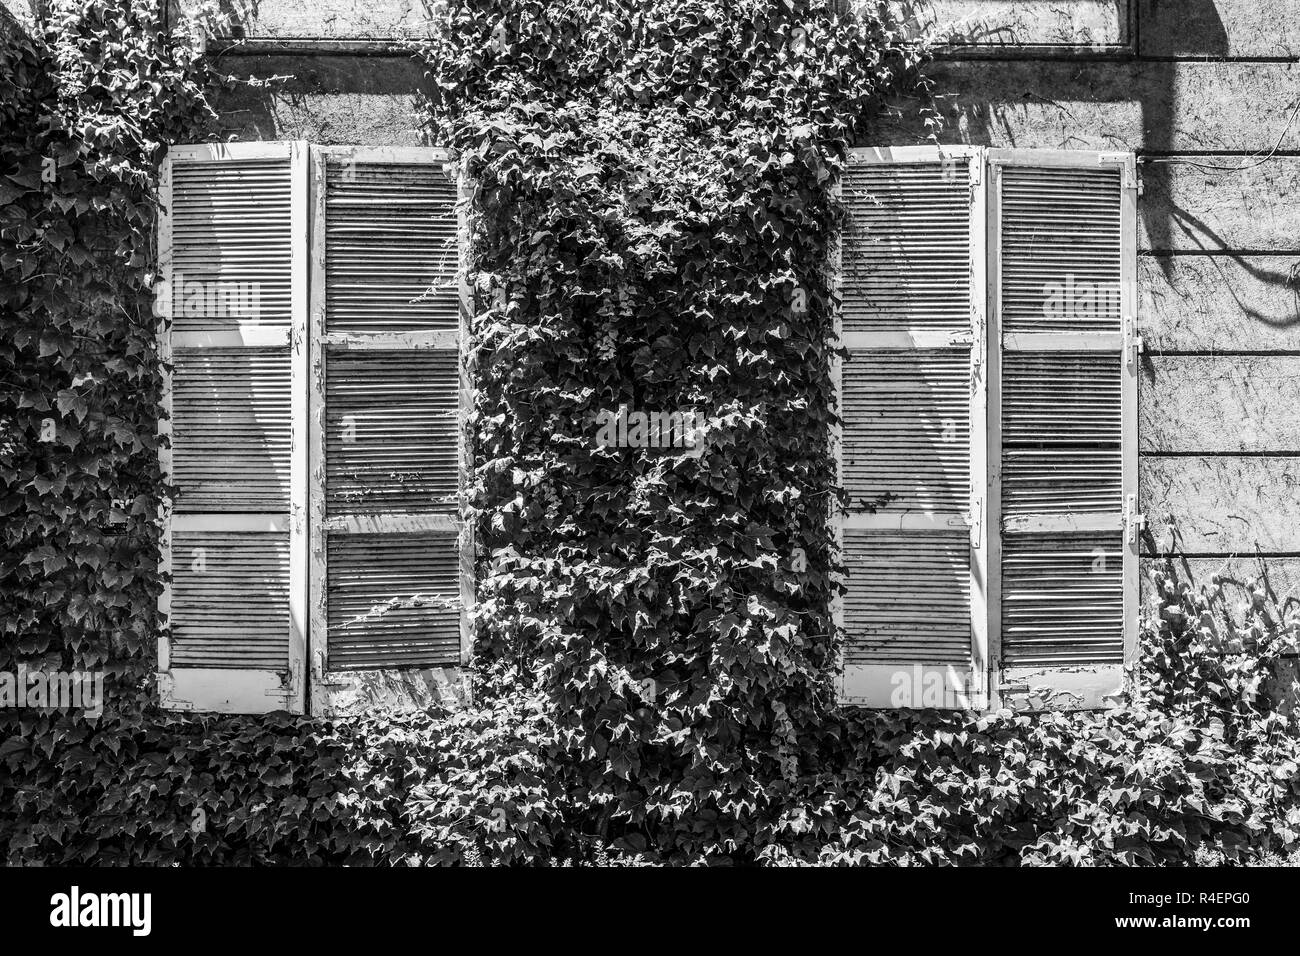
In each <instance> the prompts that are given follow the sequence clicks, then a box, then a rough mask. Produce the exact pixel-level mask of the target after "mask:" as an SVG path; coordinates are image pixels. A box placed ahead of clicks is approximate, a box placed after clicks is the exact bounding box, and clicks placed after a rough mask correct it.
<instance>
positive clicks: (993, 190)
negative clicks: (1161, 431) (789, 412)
mask: <svg viewBox="0 0 1300 956" xmlns="http://www.w3.org/2000/svg"><path fill="white" fill-rule="evenodd" d="M952 156H961V157H966V158H968V160H969V162H970V163H971V183H972V188H973V189H974V190H975V195H974V196H973V197H972V202H973V205H972V211H971V231H972V238H971V245H970V249H971V269H972V272H971V300H972V301H971V310H972V337H973V339H974V342H973V345H972V360H973V362H975V363H976V364H977V365H978V369H979V371H978V373H977V379H978V384H977V385H976V386H975V389H976V390H975V393H974V394H973V395H972V404H971V495H972V510H971V525H972V547H971V619H972V659H971V666H972V673H973V675H974V676H975V678H976V681H977V684H976V686H977V687H978V688H979V690H980V692H979V693H976V694H972V695H970V697H969V698H967V699H961V695H954V694H952V693H947V692H945V695H944V696H945V701H944V704H943V705H942V709H952V710H972V711H983V710H995V709H998V708H1000V707H1012V708H1019V709H1035V708H1034V707H1033V706H1032V704H1031V703H1030V701H1029V700H1028V699H1026V697H1025V696H1021V695H1018V694H1015V693H1013V692H1012V691H1013V689H1014V688H1018V687H1019V686H1020V685H1022V684H1027V683H1029V682H1030V681H1032V680H1033V679H1035V678H1038V677H1043V676H1045V675H1044V674H1043V670H1044V669H1042V668H1028V667H1019V668H1004V667H1003V662H1002V660H1001V641H1002V621H1001V574H1002V569H1001V554H1002V541H1003V535H1004V529H1003V523H1002V519H1001V492H1002V488H1001V460H1002V439H1001V364H1002V360H1001V356H1002V352H1003V348H1004V335H1005V334H1004V333H1003V331H1002V320H1001V300H1000V295H1001V289H1000V281H999V280H1000V275H1001V257H1000V250H1001V238H1000V216H999V211H1000V173H998V172H997V171H998V170H1000V169H1001V168H1004V167H1005V166H1006V165H1013V164H1018V165H1030V166H1062V167H1083V166H1088V165H1091V166H1094V167H1095V166H1096V165H1098V164H1100V165H1103V166H1114V167H1117V168H1118V169H1119V170H1120V172H1121V208H1120V213H1121V225H1120V228H1121V251H1120V255H1121V257H1122V265H1121V288H1120V303H1121V328H1122V331H1121V332H1118V333H1060V337H1061V338H1062V341H1061V342H1056V341H1054V336H1053V334H1052V333H1035V334H1037V335H1039V336H1041V338H1040V339H1039V341H1038V344H1039V345H1043V344H1050V345H1052V346H1054V347H1060V346H1068V345H1070V344H1079V341H1080V340H1081V339H1089V338H1093V339H1095V340H1096V341H1095V343H1094V347H1097V346H1103V347H1101V348H1099V349H1098V350H1102V351H1114V352H1117V353H1119V354H1120V356H1121V358H1120V362H1121V383H1122V389H1121V396H1120V399H1121V408H1120V419H1121V454H1120V460H1121V471H1122V474H1121V491H1122V494H1121V502H1122V510H1123V513H1122V515H1120V517H1119V521H1118V524H1115V523H1113V522H1112V523H1107V524H1106V525H1105V530H1113V529H1115V528H1116V527H1118V529H1119V531H1120V534H1121V543H1122V549H1123V550H1122V554H1123V562H1124V565H1123V568H1122V573H1121V588H1122V609H1123V610H1122V614H1123V625H1122V638H1123V663H1122V664H1119V665H1089V666H1085V667H1079V668H1060V669H1049V670H1051V671H1052V673H1050V674H1047V675H1046V676H1047V677H1048V679H1049V680H1050V681H1051V684H1052V690H1053V691H1054V695H1053V697H1052V701H1053V703H1052V704H1051V706H1066V707H1069V708H1070V709H1097V708H1103V707H1108V706H1114V705H1115V704H1116V703H1117V697H1116V690H1117V689H1118V688H1124V689H1127V681H1126V674H1127V672H1128V670H1129V669H1130V668H1131V666H1132V665H1133V664H1134V663H1135V661H1136V658H1137V643H1138V641H1137V636H1138V604H1139V598H1138V550H1139V540H1138V533H1137V529H1138V528H1139V527H1140V526H1141V525H1142V523H1143V517H1142V516H1141V515H1140V514H1138V513H1137V509H1138V501H1139V498H1138V454H1137V450H1138V428H1137V425H1138V413H1137V364H1138V359H1137V355H1138V352H1139V351H1140V348H1141V339H1140V338H1139V337H1138V335H1137V193H1138V189H1137V174H1136V159H1135V157H1134V154H1132V153H1125V152H1104V151H1095V150H1078V151H1076V150H1036V149H992V148H988V147H975V146H937V145H927V146H908V147H895V148H876V147H861V148H854V149H850V150H849V151H848V156H847V163H854V162H881V163H907V162H930V163H933V162H942V161H944V159H945V158H946V157H952ZM846 169H847V164H846ZM842 182H843V180H842V179H841V180H840V181H839V182H837V183H836V186H835V196H836V199H837V200H838V199H841V198H842V193H841V187H842ZM844 254H845V252H844V240H843V235H842V234H841V236H839V237H837V241H836V243H835V245H834V246H833V248H832V250H831V254H830V261H829V267H830V269H831V271H832V279H833V282H832V287H833V289H834V293H835V295H834V301H835V310H834V312H835V315H834V337H835V344H836V345H837V348H838V349H844V350H850V351H851V350H852V349H853V348H855V347H857V348H862V347H864V345H863V341H864V337H863V335H862V334H861V333H858V334H854V333H845V332H844V328H843V308H842V304H843V297H842V289H843V276H844ZM882 334H892V335H896V336H906V335H907V333H882ZM935 334H939V335H942V334H945V333H931V335H935ZM1023 335H1024V333H1010V334H1009V335H1005V338H1008V339H1010V340H1011V341H1012V343H1013V344H1020V343H1018V342H1017V340H1018V339H1020V338H1022V337H1023ZM912 339H913V342H914V344H915V345H917V346H920V345H921V344H922V342H923V341H924V340H923V339H920V338H918V337H916V336H913V337H912ZM1026 344H1027V343H1026ZM875 347H877V348H879V345H877V346H875ZM932 347H933V343H932ZM843 372H844V359H843V358H842V355H841V353H840V352H839V351H838V350H837V351H836V352H835V353H834V357H833V358H832V362H831V378H832V381H833V386H834V389H835V394H836V400H837V403H839V405H840V409H839V413H840V416H841V417H840V420H839V421H837V423H836V425H835V426H834V427H833V429H832V432H831V439H830V448H831V453H832V454H833V455H834V460H835V464H836V474H837V480H838V482H839V484H840V487H844V474H845V471H844V438H843V428H844V426H843V419H842V416H843V415H844V413H845V410H844V407H843V401H844V393H843ZM973 381H975V380H974V379H973ZM981 432H982V433H983V438H982V439H981V438H980V437H979V436H980V433H981ZM875 517H877V518H878V519H881V520H878V521H877V522H876V523H877V524H884V523H888V522H889V521H890V520H891V518H889V517H886V516H875ZM1089 518H1091V516H1089ZM1108 518H1109V516H1108ZM852 523H854V519H852V518H851V517H850V516H847V515H846V514H845V513H844V510H843V508H841V507H840V506H838V505H834V506H833V507H832V524H833V528H832V530H833V535H832V537H833V541H834V546H835V548H836V557H837V561H836V564H837V565H838V566H839V567H840V568H841V569H842V573H843V575H844V576H843V577H842V578H841V581H842V583H843V585H844V587H845V588H846V589H847V588H848V587H850V586H851V582H850V581H848V580H847V568H845V566H844V563H843V562H844V554H845V552H844V531H845V529H846V527H849V526H850V525H851V524H852ZM1076 524H1077V527H1075V530H1093V528H1092V525H1093V524H1096V521H1089V520H1084V521H1082V522H1077V523H1072V522H1071V520H1070V519H1068V518H1066V519H1063V520H1062V527H1067V526H1068V527H1074V526H1075V525H1076ZM897 526H898V527H899V528H900V529H904V530H905V529H906V527H907V526H908V525H907V524H906V523H905V522H901V521H900V522H899V523H898V525H897ZM832 616H833V620H834V623H835V627H836V629H837V631H838V632H839V633H840V635H841V636H842V637H844V636H846V633H847V632H846V628H845V595H844V594H843V593H837V595H836V597H835V599H834V601H833V606H832ZM844 649H845V645H843V644H842V645H841V658H840V660H838V661H837V669H838V671H839V673H838V680H837V689H838V692H839V693H838V702H839V703H840V704H843V705H850V706H865V707H889V706H891V704H890V703H889V699H890V694H889V690H890V688H889V686H888V684H887V680H886V678H882V677H881V676H880V675H879V674H877V675H874V676H873V678H872V679H870V680H867V681H863V680H862V679H861V677H860V676H858V675H855V674H854V673H853V671H852V670H850V668H853V667H855V665H850V664H846V663H845V661H844V660H843V653H844ZM918 665H920V662H917V664H916V665H903V664H899V665H897V666H894V665H883V666H884V667H886V668H888V669H889V670H891V671H895V672H902V671H904V670H905V669H906V668H908V667H909V666H910V667H913V668H915V667H916V666H918ZM856 666H857V667H861V666H862V665H856ZM920 666H921V668H922V669H921V675H920V676H921V680H922V681H928V680H929V679H930V676H931V675H930V673H929V671H930V669H931V668H926V667H924V666H923V665H920ZM942 679H943V680H944V681H945V683H944V686H945V688H947V687H948V686H949V684H948V680H949V678H946V677H944V678H942Z"/></svg>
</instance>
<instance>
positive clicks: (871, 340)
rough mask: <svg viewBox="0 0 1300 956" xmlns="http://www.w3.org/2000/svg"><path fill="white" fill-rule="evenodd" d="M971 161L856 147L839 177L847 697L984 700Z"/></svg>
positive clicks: (893, 703) (978, 247)
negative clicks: (844, 353) (843, 218)
mask: <svg viewBox="0 0 1300 956" xmlns="http://www.w3.org/2000/svg"><path fill="white" fill-rule="evenodd" d="M980 157H981V154H980V151H979V150H977V149H972V148H955V149H944V150H942V151H940V150H939V149H937V148H932V147H914V148H904V149H892V150H889V149H881V150H853V151H852V152H851V154H850V160H849V165H848V168H847V170H846V172H845V175H844V178H843V180H842V182H841V184H840V193H841V198H842V199H843V201H844V203H845V205H846V207H847V210H848V220H847V222H846V225H845V230H844V233H843V238H842V243H841V249H840V252H839V257H840V267H839V276H840V279H839V292H840V302H841V306H840V319H839V321H840V326H841V327H840V338H841V342H842V344H843V345H844V347H845V348H846V349H847V353H848V355H847V358H846V359H845V360H844V362H843V363H842V365H841V366H840V368H839V370H838V375H839V379H840V399H841V417H842V426H841V432H840V436H839V446H840V447H839V455H840V468H841V480H842V484H843V486H844V488H845V490H846V492H847V493H848V495H849V497H850V504H849V507H848V510H847V512H846V513H845V514H844V515H843V516H842V517H841V520H840V527H839V535H840V544H841V555H842V559H843V563H844V567H845V571H846V574H847V580H846V587H847V591H846V594H845V596H844V597H843V599H842V601H841V602H840V607H839V609H838V616H839V618H840V622H841V625H842V627H843V629H844V633H845V650H844V660H843V665H844V674H843V686H842V688H841V699H842V700H843V701H845V702H846V703H853V704H860V705H865V706H872V707H898V706H906V707H922V706H932V707H948V708H966V707H982V706H984V703H985V700H986V686H985V673H986V668H985V651H984V647H985V637H986V628H985V620H986V615H985V605H984V592H983V586H982V582H983V580H984V573H983V570H982V569H983V564H984V554H985V546H984V542H983V540H982V537H983V536H982V535H981V533H980V522H981V514H982V500H981V499H982V497H983V494H984V485H985V471H984V457H983V456H984V449H985V445H984V442H983V441H982V440H981V437H980V436H982V435H983V434H984V427H985V421H984V419H985V402H984V395H985V391H984V388H983V381H984V375H983V373H982V369H981V363H982V360H983V337H984V336H983V330H984V325H985V323H984V309H985V294H984V279H983V270H982V267H981V266H980V263H981V261H982V245H983V240H984V231H985V218H984V203H983V189H982V187H981V172H982V166H981V164H980Z"/></svg>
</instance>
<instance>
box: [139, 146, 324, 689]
mask: <svg viewBox="0 0 1300 956" xmlns="http://www.w3.org/2000/svg"><path fill="white" fill-rule="evenodd" d="M306 177H307V162H306V150H305V147H304V146H303V145H302V144H296V143H271V144H259V143H245V144H231V145H226V146H182V147H173V148H172V149H171V150H170V151H169V152H168V155H167V157H166V158H165V160H164V162H163V169H162V182H161V203H162V211H161V214H160V220H159V250H160V275H161V278H162V279H163V280H165V282H166V285H165V286H164V287H163V288H164V290H166V291H164V292H163V293H161V297H162V301H163V302H164V303H165V304H168V305H169V307H170V315H165V316H164V318H163V319H162V322H161V324H160V330H159V335H160V338H159V351H160V358H161V360H162V363H163V380H164V381H163V386H164V388H163V402H164V408H165V409H166V411H167V413H168V420H164V421H163V422H162V423H161V424H160V432H161V433H162V435H163V436H166V437H168V438H169V439H170V446H169V447H166V448H164V449H163V451H162V453H161V458H162V467H163V473H164V475H165V477H166V478H167V479H168V480H169V481H170V482H171V483H172V484H173V485H174V487H175V493H174V496H173V498H171V499H170V500H169V502H167V507H166V514H165V520H164V529H165V530H164V535H163V554H162V570H163V571H164V572H165V573H166V572H170V575H171V581H170V583H169V584H168V585H167V586H166V587H165V589H164V591H163V595H162V597H161V600H160V611H161V612H162V613H163V614H164V615H166V616H167V619H168V629H167V631H166V632H164V634H165V636H164V637H163V638H161V639H160V641H159V648H158V658H159V686H160V691H161V696H162V702H163V705H164V706H167V707H171V708H177V709H189V710H199V711H206V710H211V711H221V712H225V713H264V712H268V711H272V710H288V711H291V712H294V713H301V712H303V705H304V702H305V656H306V633H307V631H306V569H307V537H306V531H307V528H306V495H305V487H306V465H307V459H306V452H307V441H306V435H305V433H304V429H303V426H304V424H305V421H306V343H305V330H306V317H307V304H308V303H307V288H306V256H307V249H306V239H307V228H306V226H307V178H306ZM163 444H164V445H167V444H168V443H167V442H163Z"/></svg>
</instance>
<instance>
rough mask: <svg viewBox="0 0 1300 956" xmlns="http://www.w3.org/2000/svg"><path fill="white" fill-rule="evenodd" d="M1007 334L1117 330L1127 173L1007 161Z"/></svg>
mask: <svg viewBox="0 0 1300 956" xmlns="http://www.w3.org/2000/svg"><path fill="white" fill-rule="evenodd" d="M1001 196H1002V199H1001V208H1002V212H1001V227H1002V228H1001V262H1000V268H1001V284H1002V287H1001V305H1002V309H1001V319H1002V325H1001V328H1002V331H1003V332H1118V331H1119V330H1120V286H1121V282H1122V280H1123V258H1122V255H1121V252H1122V247H1123V233H1122V230H1121V197H1120V171H1119V170H1118V169H1108V170H1091V171H1089V170H1081V169H1069V170H1052V169H1043V168H1025V167H1017V166H1005V167H1003V170H1002V186H1001Z"/></svg>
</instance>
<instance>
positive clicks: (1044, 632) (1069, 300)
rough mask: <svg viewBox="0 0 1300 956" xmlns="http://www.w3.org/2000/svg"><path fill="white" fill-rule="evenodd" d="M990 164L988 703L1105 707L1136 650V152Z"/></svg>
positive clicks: (1117, 693) (1017, 155) (1006, 156)
mask: <svg viewBox="0 0 1300 956" xmlns="http://www.w3.org/2000/svg"><path fill="white" fill-rule="evenodd" d="M989 169H990V174H991V177H992V181H991V186H992V189H993V199H992V205H993V210H992V212H991V214H990V246H991V248H992V250H993V255H992V256H991V258H990V277H991V282H992V284H993V289H994V295H993V300H994V303H995V306H994V316H993V320H994V323H995V328H997V329H998V331H999V335H1000V340H1001V348H1000V349H997V350H994V355H993V359H994V368H993V370H992V374H991V393H990V395H991V397H990V403H991V407H992V408H994V409H996V410H997V411H996V414H995V416H994V417H995V427H994V429H993V432H992V437H991V441H990V463H991V469H992V471H993V478H994V489H995V494H993V495H991V497H992V498H994V499H995V500H994V501H993V502H992V508H991V510H990V519H991V520H992V521H993V522H995V524H994V527H1000V531H1001V534H1000V535H999V536H997V538H996V539H995V540H994V541H993V542H992V547H993V555H992V556H991V561H992V563H993V565H994V567H995V569H996V571H997V574H996V575H995V578H994V588H993V601H992V603H993V609H994V610H993V613H994V615H995V622H994V624H995V634H994V638H993V640H992V647H993V657H994V667H995V668H997V669H998V673H997V689H998V690H999V691H1000V698H999V700H1000V702H1001V704H1002V705H1004V706H1011V707H1013V708H1017V709H1038V708H1046V707H1052V708H1057V709H1082V708H1096V707H1106V706H1113V705H1115V704H1117V703H1119V702H1120V700H1121V695H1122V688H1123V683H1124V672H1123V666H1124V664H1125V662H1126V661H1130V660H1131V659H1132V657H1133V654H1134V650H1135V647H1136V615H1137V600H1136V583H1137V548H1138V542H1137V534H1136V523H1135V522H1134V521H1133V520H1132V518H1133V511H1134V509H1135V506H1136V491H1137V473H1136V465H1137V443H1136V403H1137V388H1136V382H1137V377H1136V371H1137V369H1136V362H1137V358H1136V351H1135V349H1134V348H1133V344H1134V341H1135V340H1134V336H1133V322H1134V311H1135V294H1134V272H1135V255H1136V253H1135V245H1136V227H1135V224H1134V218H1135V208H1136V207H1135V203H1136V182H1135V174H1134V164H1133V158H1132V157H1131V156H1129V155H1114V154H1097V153H1076V152H1059V153H1058V152H1017V151H1010V150H992V151H991V152H990V165H989Z"/></svg>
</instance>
